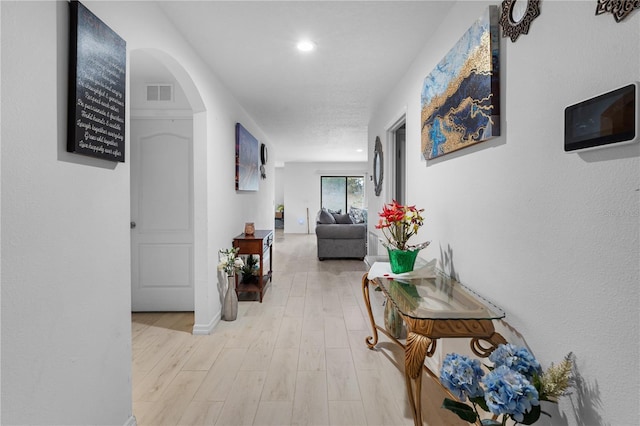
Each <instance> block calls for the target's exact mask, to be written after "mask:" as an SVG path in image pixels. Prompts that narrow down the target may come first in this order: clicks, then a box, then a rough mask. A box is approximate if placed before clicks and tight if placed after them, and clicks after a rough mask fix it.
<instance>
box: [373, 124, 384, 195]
mask: <svg viewBox="0 0 640 426" xmlns="http://www.w3.org/2000/svg"><path fill="white" fill-rule="evenodd" d="M383 175H384V161H383V157H382V142H380V137H378V136H376V145H375V147H374V149H373V184H374V186H375V190H376V196H380V193H381V192H382V176H383Z"/></svg>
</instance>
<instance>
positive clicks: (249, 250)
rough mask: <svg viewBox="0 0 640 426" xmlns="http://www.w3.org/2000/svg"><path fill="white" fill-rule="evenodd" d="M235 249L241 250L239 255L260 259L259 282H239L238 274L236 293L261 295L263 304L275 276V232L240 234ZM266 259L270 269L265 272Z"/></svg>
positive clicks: (262, 231)
mask: <svg viewBox="0 0 640 426" xmlns="http://www.w3.org/2000/svg"><path fill="white" fill-rule="evenodd" d="M233 247H234V248H239V249H240V250H239V251H238V254H248V255H256V256H258V257H259V258H260V262H259V266H260V268H259V269H258V280H257V282H255V283H242V282H238V274H236V293H241V292H248V293H259V294H260V303H262V296H263V295H264V291H265V289H266V287H267V284H268V283H269V282H270V281H271V279H272V274H273V272H272V268H273V261H272V259H273V256H272V254H273V231H271V230H263V229H260V230H258V229H256V230H255V232H254V233H253V235H247V234H240V235H238V236H237V237H235V238H234V239H233ZM266 257H268V258H269V269H268V270H266V271H265V268H264V266H265V265H264V260H265V258H266Z"/></svg>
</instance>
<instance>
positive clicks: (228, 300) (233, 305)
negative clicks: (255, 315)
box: [222, 275, 238, 321]
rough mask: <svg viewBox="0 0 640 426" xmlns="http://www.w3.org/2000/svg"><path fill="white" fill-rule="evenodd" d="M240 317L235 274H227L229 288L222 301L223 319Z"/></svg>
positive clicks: (228, 319) (229, 319)
mask: <svg viewBox="0 0 640 426" xmlns="http://www.w3.org/2000/svg"><path fill="white" fill-rule="evenodd" d="M236 318H238V294H237V293H236V277H235V275H227V290H226V291H225V293H224V300H223V302H222V319H223V320H225V321H235V320H236Z"/></svg>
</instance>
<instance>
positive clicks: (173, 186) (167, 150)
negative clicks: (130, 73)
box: [130, 119, 194, 312]
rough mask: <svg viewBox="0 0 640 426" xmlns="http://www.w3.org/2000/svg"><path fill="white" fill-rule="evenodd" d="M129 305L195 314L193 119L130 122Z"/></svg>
mask: <svg viewBox="0 0 640 426" xmlns="http://www.w3.org/2000/svg"><path fill="white" fill-rule="evenodd" d="M130 140H131V304H132V310H133V311H134V312H139V311H193V307H194V285H193V283H194V278H193V275H194V274H193V268H194V266H193V265H194V260H193V166H192V164H193V121H192V120H190V119H189V120H165V119H162V120H156V119H135V120H131V138H130Z"/></svg>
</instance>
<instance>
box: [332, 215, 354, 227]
mask: <svg viewBox="0 0 640 426" xmlns="http://www.w3.org/2000/svg"><path fill="white" fill-rule="evenodd" d="M333 217H334V218H335V219H336V223H341V224H343V225H350V224H352V223H353V222H352V221H351V217H349V215H348V214H334V215H333Z"/></svg>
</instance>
